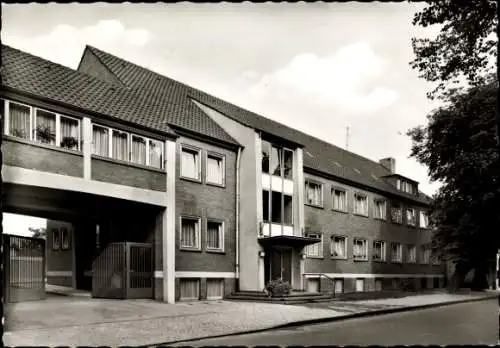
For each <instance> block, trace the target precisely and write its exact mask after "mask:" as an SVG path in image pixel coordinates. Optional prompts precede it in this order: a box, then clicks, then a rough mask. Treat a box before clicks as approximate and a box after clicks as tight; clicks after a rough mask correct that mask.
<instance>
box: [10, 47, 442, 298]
mask: <svg viewBox="0 0 500 348" xmlns="http://www.w3.org/2000/svg"><path fill="white" fill-rule="evenodd" d="M2 63H3V73H2V78H3V85H4V88H3V90H2V92H1V98H2V101H3V102H2V103H1V107H2V115H3V116H4V117H3V119H4V122H3V127H4V129H3V134H4V139H3V148H2V150H3V157H4V163H3V164H4V168H3V176H4V182H5V186H4V190H5V197H4V209H5V211H7V212H13V213H20V214H27V215H35V216H40V217H44V218H47V219H49V224H48V230H49V231H48V239H47V279H48V281H49V282H52V283H54V284H61V285H67V286H72V287H75V288H81V289H87V290H91V289H92V291H93V292H94V291H95V290H96V287H103V289H104V287H106V286H108V287H109V288H110V289H111V288H113V286H115V287H119V284H122V281H123V279H122V278H121V277H122V275H123V274H122V273H120V272H119V271H117V269H113V267H112V266H110V265H114V264H115V263H114V262H115V261H114V259H113V256H112V255H115V254H113V253H114V251H111V250H112V249H113V248H115V247H116V245H118V244H119V243H122V244H123V245H129V246H128V247H127V246H126V247H125V248H134V247H137V248H140V247H143V249H141V250H142V251H140V252H139V251H137V255H139V256H137V255H136V256H133V255H135V254H134V252H133V251H131V250H132V249H123V250H127V251H123V252H124V253H130V256H129V257H128V260H129V261H127V262H132V263H133V262H134V261H130V260H136V259H137V258H142V260H149V259H150V260H151V262H150V263H151V265H150V266H149V265H142V266H141V267H142V268H141V270H138V269H136V270H131V273H130V274H129V275H126V276H124V277H126V278H127V277H128V278H127V279H128V280H127V284H132V283H134V279H136V280H137V279H140V281H141V282H142V283H141V284H143V285H142V286H143V287H145V288H147V287H149V288H150V292H147V291H146V292H141V293H139V292H135V293H134V294H136V295H137V294H139V295H137V296H139V297H154V298H156V299H158V300H164V301H167V302H174V301H177V300H184V299H216V298H221V297H224V296H226V295H228V294H230V293H232V292H234V291H237V290H242V291H243V290H245V291H260V290H262V289H263V288H264V286H265V283H266V282H267V281H269V280H270V279H275V278H283V279H284V280H287V281H290V282H291V284H292V287H293V288H294V289H296V290H309V291H328V290H330V289H331V288H332V287H335V289H336V291H344V292H347V291H370V290H376V289H380V288H388V287H391V288H392V287H399V286H400V284H399V283H400V281H401V280H403V279H410V280H411V281H414V282H415V283H416V284H418V286H426V287H427V286H429V287H434V286H440V285H442V284H441V280H442V277H443V272H444V269H443V265H440V264H439V263H438V262H435V260H433V259H432V257H431V255H430V249H429V248H428V245H429V243H430V241H431V233H430V231H429V230H428V229H427V228H426V221H427V218H426V215H425V214H426V208H427V207H428V204H429V198H428V197H426V196H425V195H424V194H422V193H421V192H420V191H419V190H418V183H416V182H415V181H413V180H411V179H410V178H405V177H402V176H401V175H398V174H397V173H396V172H395V162H394V160H393V159H391V158H388V159H383V160H381V161H380V162H373V161H371V160H369V159H366V158H363V157H361V156H359V155H356V154H354V153H351V152H348V151H345V150H343V149H340V148H338V147H336V146H334V145H332V144H328V143H326V142H323V141H321V140H318V139H316V138H314V137H311V136H309V135H307V134H304V133H302V132H299V131H297V130H294V129H291V128H289V127H287V126H285V125H282V124H279V123H277V122H274V121H272V120H269V119H266V118H264V117H262V116H260V115H257V114H255V113H252V112H250V111H247V110H244V109H242V108H239V107H237V106H235V105H232V104H230V103H228V102H225V101H223V100H220V99H218V98H215V97H213V96H210V95H209V94H206V93H204V92H202V91H200V90H197V89H194V88H192V87H189V86H187V85H184V84H182V83H180V82H177V81H175V80H172V79H170V78H168V77H165V76H162V75H159V74H156V73H154V72H152V71H149V70H147V69H145V68H143V67H140V66H138V65H135V64H133V63H131V62H128V61H125V60H123V59H120V58H118V57H116V56H113V55H111V54H109V53H106V52H103V51H100V50H98V49H96V48H93V47H89V46H88V47H86V48H85V51H84V53H83V56H82V58H81V61H80V64H79V67H78V69H77V70H76V71H75V70H72V69H70V68H67V67H63V66H61V65H58V64H55V63H52V62H49V61H47V60H44V59H42V58H40V57H36V56H33V55H31V54H28V53H25V52H22V51H20V50H17V49H14V48H11V47H8V46H2ZM127 243H129V244H127ZM134 243H135V244H134ZM63 245H64V246H63ZM130 245H132V246H130ZM148 245H149V246H150V249H147V246H148ZM144 248H145V249H144ZM113 250H114V249H113ZM117 250H118V249H117ZM120 250H121V249H120ZM134 250H135V249H134ZM137 250H139V249H137ZM146 250H149V252H147V251H146ZM134 257H135V259H134ZM146 263H147V262H146ZM148 267H149V268H148ZM115 268H116V267H115ZM132 271H133V272H132ZM134 272H135V273H134ZM132 273H133V274H132ZM140 274H142V275H140ZM145 274H146V275H145ZM147 274H149V275H147ZM134 277H135V278H134ZM138 277H142V278H138ZM99 279H101V280H102V281H101V280H99ZM137 281H138V280H137ZM106 284H107V285H106ZM109 284H112V285H113V284H115V285H113V286H111V285H109ZM116 284H118V285H116ZM144 284H146V285H144ZM129 288H133V286H129ZM112 290H113V289H111V290H109V291H108V292H102V293H100V294H101V295H102V296H103V297H106V296H111V295H110V294H111V293H112ZM132 293H133V292H131V293H130V294H132ZM136 295H134V296H136ZM131 296H132V295H131Z"/></svg>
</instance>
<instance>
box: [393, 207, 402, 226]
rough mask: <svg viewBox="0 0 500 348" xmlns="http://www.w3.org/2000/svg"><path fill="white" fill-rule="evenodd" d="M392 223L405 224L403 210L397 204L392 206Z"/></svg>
mask: <svg viewBox="0 0 500 348" xmlns="http://www.w3.org/2000/svg"><path fill="white" fill-rule="evenodd" d="M391 221H392V222H394V223H397V224H401V223H403V214H402V208H401V205H399V204H397V203H393V204H392V205H391Z"/></svg>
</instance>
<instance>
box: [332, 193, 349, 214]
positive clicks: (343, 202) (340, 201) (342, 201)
mask: <svg viewBox="0 0 500 348" xmlns="http://www.w3.org/2000/svg"><path fill="white" fill-rule="evenodd" d="M332 191H333V209H336V210H340V211H347V196H346V192H345V190H342V189H336V188H335V189H333V190H332Z"/></svg>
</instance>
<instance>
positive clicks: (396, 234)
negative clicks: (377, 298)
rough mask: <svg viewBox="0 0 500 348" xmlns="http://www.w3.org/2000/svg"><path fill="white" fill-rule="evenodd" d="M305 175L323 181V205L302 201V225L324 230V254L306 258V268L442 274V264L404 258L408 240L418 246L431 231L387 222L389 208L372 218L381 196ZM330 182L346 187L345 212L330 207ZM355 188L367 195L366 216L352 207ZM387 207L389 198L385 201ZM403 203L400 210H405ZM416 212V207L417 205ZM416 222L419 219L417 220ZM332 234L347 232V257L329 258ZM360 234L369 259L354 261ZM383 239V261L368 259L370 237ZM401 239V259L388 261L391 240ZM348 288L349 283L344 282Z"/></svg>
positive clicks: (345, 233)
mask: <svg viewBox="0 0 500 348" xmlns="http://www.w3.org/2000/svg"><path fill="white" fill-rule="evenodd" d="M305 177H306V179H307V178H312V179H313V180H314V181H316V182H321V183H322V184H323V207H322V208H317V207H312V206H308V205H305V206H304V210H305V212H304V214H305V226H306V228H309V230H311V231H319V232H322V233H323V258H322V259H316V258H315V259H313V258H308V259H307V260H306V267H305V271H306V272H311V273H355V274H359V273H379V274H436V275H437V274H443V273H444V272H443V266H442V265H441V266H435V265H429V264H427V265H423V264H419V263H418V262H419V260H418V257H419V256H420V255H419V254H418V253H417V263H416V264H409V263H406V262H404V261H405V260H404V255H405V247H406V245H407V244H414V245H416V246H417V248H418V247H419V246H420V245H421V244H423V243H428V242H430V241H431V237H432V235H431V231H429V230H425V229H420V228H417V227H410V226H407V225H405V219H404V218H403V224H395V223H392V222H390V214H389V209H388V210H387V219H386V221H381V220H377V219H374V217H373V216H374V212H373V210H374V207H373V200H374V199H375V198H383V197H381V196H380V195H377V194H375V193H372V192H367V191H364V190H359V189H357V188H354V187H350V186H347V185H343V184H340V183H336V182H333V181H330V180H327V179H324V178H321V177H319V176H313V175H310V174H305ZM332 186H335V187H340V188H342V189H345V191H346V195H347V201H348V209H347V211H348V212H347V213H344V212H339V211H335V210H333V199H332V193H331V189H332ZM354 192H359V193H362V194H365V195H367V197H368V205H369V216H368V217H364V216H359V215H356V214H354V213H353V211H354V197H353V196H354ZM387 205H388V207H389V206H390V200H388V201H387ZM404 208H405V206H404V204H403V213H404ZM417 214H418V209H417ZM417 222H418V221H417ZM333 235H342V236H347V259H346V260H337V259H332V258H331V255H330V240H331V237H332V236H333ZM356 237H360V238H364V239H367V240H368V241H367V243H368V255H369V261H354V260H353V256H352V251H353V245H352V243H353V238H356ZM375 240H382V241H385V242H386V258H387V261H386V262H374V261H371V257H372V255H373V241H375ZM391 242H395V243H401V244H402V245H403V263H392V262H390V243H391ZM344 287H345V288H346V289H347V288H348V287H349V286H347V284H344Z"/></svg>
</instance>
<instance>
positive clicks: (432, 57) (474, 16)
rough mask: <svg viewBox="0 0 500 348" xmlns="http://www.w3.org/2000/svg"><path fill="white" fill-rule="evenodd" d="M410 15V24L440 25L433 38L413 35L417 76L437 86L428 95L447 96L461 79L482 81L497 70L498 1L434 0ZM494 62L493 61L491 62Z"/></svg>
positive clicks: (479, 83) (411, 63)
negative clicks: (496, 32) (413, 14)
mask: <svg viewBox="0 0 500 348" xmlns="http://www.w3.org/2000/svg"><path fill="white" fill-rule="evenodd" d="M426 3H427V6H426V7H425V8H424V9H423V10H422V11H420V12H417V13H416V14H415V16H414V17H413V22H412V23H413V25H415V26H421V27H428V26H433V25H441V30H440V32H439V34H438V35H437V36H436V37H435V38H434V39H429V38H412V46H413V51H414V53H415V56H416V58H415V59H414V60H413V61H412V62H410V66H411V67H412V68H413V69H415V70H417V71H418V72H419V73H420V77H422V78H424V79H425V80H427V81H430V82H436V83H438V86H437V87H436V88H435V89H434V90H433V91H431V92H430V93H428V96H429V98H431V99H433V98H435V97H438V98H445V99H446V98H447V96H448V94H449V93H450V92H451V93H453V92H454V91H453V90H451V91H450V90H448V88H449V87H456V86H457V85H458V84H459V83H460V82H461V81H462V82H467V83H468V84H469V85H470V86H479V85H483V84H484V83H485V77H486V76H487V75H488V74H489V73H492V72H495V71H496V65H495V64H494V63H495V62H496V57H497V53H498V49H497V45H498V40H497V39H496V35H495V31H496V28H497V26H498V19H497V3H496V1H491V0H433V1H426ZM492 63H493V64H492Z"/></svg>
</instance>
